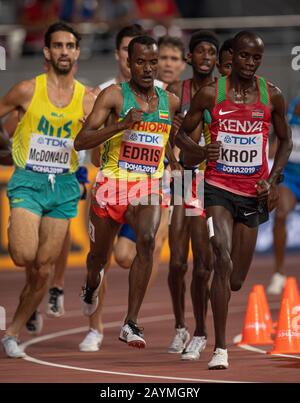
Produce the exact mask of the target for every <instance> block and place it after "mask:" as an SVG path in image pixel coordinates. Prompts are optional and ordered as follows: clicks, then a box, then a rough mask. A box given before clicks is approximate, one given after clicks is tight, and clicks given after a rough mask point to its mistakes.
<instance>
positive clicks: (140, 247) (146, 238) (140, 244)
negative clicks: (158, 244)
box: [136, 231, 155, 256]
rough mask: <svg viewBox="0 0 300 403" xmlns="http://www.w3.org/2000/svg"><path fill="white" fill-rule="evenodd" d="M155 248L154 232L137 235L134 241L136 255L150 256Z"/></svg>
mask: <svg viewBox="0 0 300 403" xmlns="http://www.w3.org/2000/svg"><path fill="white" fill-rule="evenodd" d="M154 247H155V232H154V231H149V232H146V233H144V234H142V235H139V236H138V237H137V240H136V249H137V253H138V254H143V255H147V256H148V255H151V254H153V251H154Z"/></svg>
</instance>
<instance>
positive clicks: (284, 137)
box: [268, 84, 293, 184]
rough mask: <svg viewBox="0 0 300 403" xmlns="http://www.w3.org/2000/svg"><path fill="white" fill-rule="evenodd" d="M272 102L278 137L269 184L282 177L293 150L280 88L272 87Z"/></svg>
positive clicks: (274, 125) (273, 119) (273, 120)
mask: <svg viewBox="0 0 300 403" xmlns="http://www.w3.org/2000/svg"><path fill="white" fill-rule="evenodd" d="M269 86H270V101H271V107H272V122H273V127H274V132H275V134H276V137H277V151H276V154H275V158H274V164H273V168H272V170H271V173H270V176H269V179H268V182H269V183H271V184H272V182H274V181H275V182H276V180H277V178H278V176H280V175H281V173H282V171H283V168H284V167H285V164H286V163H287V160H288V159H289V156H290V153H291V151H292V148H293V142H292V132H291V128H290V127H289V125H288V122H287V119H286V108H285V100H284V97H283V95H282V93H281V91H280V90H279V88H277V87H275V86H273V85H270V84H269Z"/></svg>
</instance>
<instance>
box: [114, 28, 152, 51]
mask: <svg viewBox="0 0 300 403" xmlns="http://www.w3.org/2000/svg"><path fill="white" fill-rule="evenodd" d="M142 35H146V31H144V28H143V27H142V26H141V25H140V24H132V25H127V26H126V27H124V28H122V29H121V30H120V31H119V32H118V33H117V36H116V49H120V46H121V42H122V40H123V38H125V37H126V36H127V37H129V38H135V37H136V36H142Z"/></svg>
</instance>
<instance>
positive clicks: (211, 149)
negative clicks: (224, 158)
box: [205, 141, 222, 162]
mask: <svg viewBox="0 0 300 403" xmlns="http://www.w3.org/2000/svg"><path fill="white" fill-rule="evenodd" d="M221 146H222V143H221V142H220V141H216V142H215V143H211V144H207V145H206V146H205V152H206V159H207V160H208V161H211V162H214V161H217V160H218V159H219V157H220V148H221Z"/></svg>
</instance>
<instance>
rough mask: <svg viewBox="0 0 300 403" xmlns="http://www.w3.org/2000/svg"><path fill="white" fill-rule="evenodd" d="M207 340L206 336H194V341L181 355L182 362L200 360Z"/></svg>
mask: <svg viewBox="0 0 300 403" xmlns="http://www.w3.org/2000/svg"><path fill="white" fill-rule="evenodd" d="M206 343H207V339H206V337H204V336H201V337H200V336H194V337H193V338H192V341H191V342H190V344H189V345H188V346H187V348H186V349H185V350H184V351H183V353H182V355H181V359H182V360H191V361H192V360H199V358H200V353H201V352H202V351H203V350H204V349H205V347H206Z"/></svg>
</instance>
